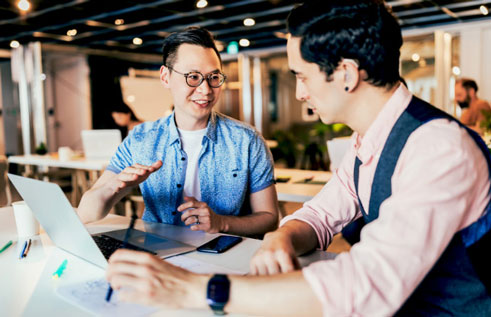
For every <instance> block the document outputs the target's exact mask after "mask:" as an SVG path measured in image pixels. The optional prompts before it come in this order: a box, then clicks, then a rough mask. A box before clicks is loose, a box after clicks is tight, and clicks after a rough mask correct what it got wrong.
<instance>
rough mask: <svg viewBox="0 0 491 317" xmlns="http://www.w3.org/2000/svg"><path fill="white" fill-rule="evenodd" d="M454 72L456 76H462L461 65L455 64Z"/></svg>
mask: <svg viewBox="0 0 491 317" xmlns="http://www.w3.org/2000/svg"><path fill="white" fill-rule="evenodd" d="M452 73H453V74H454V75H455V76H460V68H459V66H454V67H452Z"/></svg>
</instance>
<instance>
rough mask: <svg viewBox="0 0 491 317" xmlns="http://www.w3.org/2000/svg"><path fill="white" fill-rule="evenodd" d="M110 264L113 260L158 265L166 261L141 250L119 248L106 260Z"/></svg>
mask: <svg viewBox="0 0 491 317" xmlns="http://www.w3.org/2000/svg"><path fill="white" fill-rule="evenodd" d="M108 262H109V263H110V264H111V263H115V262H127V263H134V264H147V263H148V264H150V263H151V264H153V265H159V264H161V263H166V262H163V261H161V260H160V259H159V258H158V257H156V256H154V255H152V254H150V253H148V252H141V251H133V250H128V249H119V250H117V251H116V252H114V253H113V254H112V255H111V257H110V258H109V261H108Z"/></svg>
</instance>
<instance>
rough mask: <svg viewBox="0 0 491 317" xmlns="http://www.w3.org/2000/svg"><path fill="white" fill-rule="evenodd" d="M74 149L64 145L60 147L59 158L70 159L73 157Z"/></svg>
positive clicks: (62, 159)
mask: <svg viewBox="0 0 491 317" xmlns="http://www.w3.org/2000/svg"><path fill="white" fill-rule="evenodd" d="M72 154H73V152H72V149H70V148H69V147H68V146H62V147H59V148H58V159H59V160H60V161H69V160H70V159H71V158H72Z"/></svg>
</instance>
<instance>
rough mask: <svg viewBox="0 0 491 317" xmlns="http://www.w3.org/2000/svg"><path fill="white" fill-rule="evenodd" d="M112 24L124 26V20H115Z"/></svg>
mask: <svg viewBox="0 0 491 317" xmlns="http://www.w3.org/2000/svg"><path fill="white" fill-rule="evenodd" d="M114 24H116V25H122V24H124V20H123V19H116V20H114Z"/></svg>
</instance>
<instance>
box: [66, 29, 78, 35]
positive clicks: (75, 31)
mask: <svg viewBox="0 0 491 317" xmlns="http://www.w3.org/2000/svg"><path fill="white" fill-rule="evenodd" d="M66 35H68V36H75V35H77V29H71V30H68V31H67V32H66Z"/></svg>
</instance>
